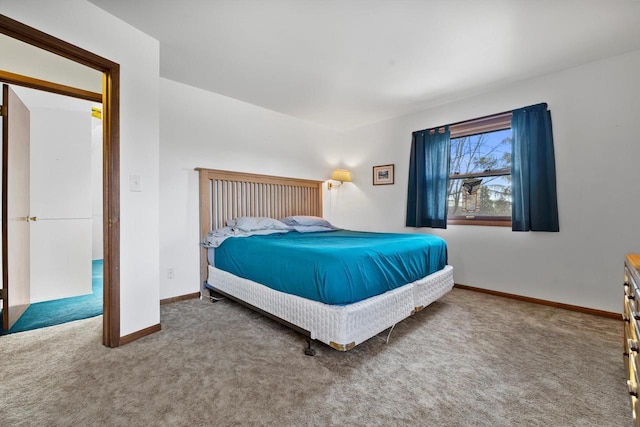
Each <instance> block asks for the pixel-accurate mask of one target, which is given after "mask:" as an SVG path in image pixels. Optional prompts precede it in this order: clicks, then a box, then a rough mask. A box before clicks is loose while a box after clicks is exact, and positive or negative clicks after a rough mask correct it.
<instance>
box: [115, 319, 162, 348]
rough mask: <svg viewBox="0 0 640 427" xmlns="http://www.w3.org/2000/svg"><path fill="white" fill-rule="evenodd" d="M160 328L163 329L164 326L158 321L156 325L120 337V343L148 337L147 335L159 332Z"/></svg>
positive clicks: (123, 343)
mask: <svg viewBox="0 0 640 427" xmlns="http://www.w3.org/2000/svg"><path fill="white" fill-rule="evenodd" d="M160 329H162V326H160V323H158V324H156V325H153V326H149V327H148V328H144V329H141V330H139V331H137V332H134V333H132V334H129V335H125V336H123V337H120V345H125V344H129V343H130V342H132V341H135V340H138V339H140V338H143V337H146V336H147V335H151V334H153V333H154V332H158V331H159V330H160Z"/></svg>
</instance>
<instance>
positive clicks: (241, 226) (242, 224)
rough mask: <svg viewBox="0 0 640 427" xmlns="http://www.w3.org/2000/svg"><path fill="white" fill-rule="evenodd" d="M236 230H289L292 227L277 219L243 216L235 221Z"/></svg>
mask: <svg viewBox="0 0 640 427" xmlns="http://www.w3.org/2000/svg"><path fill="white" fill-rule="evenodd" d="M233 228H234V229H237V230H242V231H256V230H289V229H290V227H289V226H288V225H286V224H284V223H282V222H280V221H278V220H277V219H273V218H269V217H266V216H243V217H240V218H237V219H236V220H235V225H234V226H233Z"/></svg>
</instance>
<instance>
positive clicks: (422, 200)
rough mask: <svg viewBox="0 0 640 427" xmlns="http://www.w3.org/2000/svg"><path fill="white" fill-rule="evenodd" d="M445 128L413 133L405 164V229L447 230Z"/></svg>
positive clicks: (447, 136) (447, 145) (446, 137)
mask: <svg viewBox="0 0 640 427" xmlns="http://www.w3.org/2000/svg"><path fill="white" fill-rule="evenodd" d="M449 145H450V144H449V127H448V126H447V127H445V128H444V132H442V133H441V132H439V131H438V130H437V129H436V130H435V131H432V130H430V129H426V130H421V131H417V132H413V134H412V138H411V160H410V162H409V190H408V194H407V223H406V224H407V227H432V228H447V198H448V197H447V192H448V185H449V155H450V153H449V150H450V148H449Z"/></svg>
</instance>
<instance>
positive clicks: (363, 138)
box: [326, 51, 640, 312]
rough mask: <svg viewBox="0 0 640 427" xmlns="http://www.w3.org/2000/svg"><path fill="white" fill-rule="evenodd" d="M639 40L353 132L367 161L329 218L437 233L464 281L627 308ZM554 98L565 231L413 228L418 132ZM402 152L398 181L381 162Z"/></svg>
mask: <svg viewBox="0 0 640 427" xmlns="http://www.w3.org/2000/svg"><path fill="white" fill-rule="evenodd" d="M638 76H640V51H636V52H633V53H630V54H626V55H623V56H618V57H614V58H610V59H607V60H604V61H600V62H596V63H591V64H588V65H585V66H581V67H577V68H573V69H569V70H565V71H562V72H558V73H554V74H550V75H547V76H544V77H541V78H537V79H534V80H529V81H525V82H523V83H519V84H514V85H512V86H509V87H506V88H503V89H501V90H496V91H493V92H491V93H487V94H484V95H481V96H476V97H473V98H470V99H465V100H460V101H458V102H454V103H450V104H446V105H442V106H439V107H435V108H430V109H428V110H425V111H422V112H420V113H418V114H413V115H409V116H405V117H401V118H397V119H393V120H388V121H385V122H380V123H377V124H374V125H372V126H368V127H365V128H361V129H357V130H354V131H351V132H349V133H347V134H345V135H344V137H345V138H346V140H348V141H349V143H350V145H348V146H345V150H344V152H343V156H344V158H345V159H347V160H348V161H353V162H356V163H358V164H359V166H358V167H356V168H354V170H353V171H352V172H353V176H354V177H355V179H354V183H353V185H345V187H343V189H342V190H341V191H342V194H341V195H340V197H341V198H342V199H341V203H340V204H336V205H334V206H333V207H332V208H330V209H328V210H327V212H326V215H327V217H328V218H329V219H330V220H332V221H334V222H336V223H340V224H341V225H343V226H345V227H349V228H361V229H370V230H382V231H400V232H422V233H435V234H438V235H440V236H442V237H444V238H445V239H446V240H447V241H448V243H449V262H450V263H451V264H452V265H453V266H454V277H455V281H456V283H461V284H466V285H470V286H476V287H480V288H485V289H492V290H497V291H502V292H508V293H513V294H517V295H524V296H529V297H534V298H541V299H545V300H551V301H556V302H561V303H566V304H573V305H578V306H583V307H589V308H594V309H600V310H606V311H610V312H619V311H620V309H621V308H620V304H621V299H620V298H621V297H620V295H621V290H620V284H621V283H622V282H621V281H622V264H623V258H624V255H625V253H628V252H639V251H640V227H639V226H638V218H639V216H638V212H640V197H639V195H640V191H639V190H638V189H637V188H636V185H637V183H638V182H640V179H639V178H640V166H639V159H640V143H638V135H637V129H638V128H637V123H638V120H640V83H639V80H638ZM539 102H547V103H548V105H549V108H550V110H551V115H552V120H553V130H554V138H555V153H556V164H557V188H558V198H559V200H558V205H559V208H558V209H559V216H560V232H559V233H517V232H512V231H511V230H510V229H507V228H501V227H479V226H462V225H459V226H449V228H448V229H447V230H442V231H436V230H431V229H428V228H425V229H413V228H406V227H404V219H405V209H406V193H407V175H408V164H409V149H410V145H411V132H412V131H415V130H420V129H425V128H428V127H432V126H438V125H444V124H448V123H453V122H457V121H461V120H466V119H472V118H474V117H480V116H485V115H488V114H492V113H498V112H502V111H507V110H512V109H514V108H518V107H523V106H526V105H531V104H535V103H539ZM387 163H395V165H396V176H395V180H396V184H395V185H391V186H381V187H373V186H372V185H371V167H372V166H373V165H379V164H387Z"/></svg>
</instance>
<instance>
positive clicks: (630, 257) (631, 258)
mask: <svg viewBox="0 0 640 427" xmlns="http://www.w3.org/2000/svg"><path fill="white" fill-rule="evenodd" d="M627 263H628V264H629V265H630V266H631V267H633V268H635V269H636V270H640V254H627Z"/></svg>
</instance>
